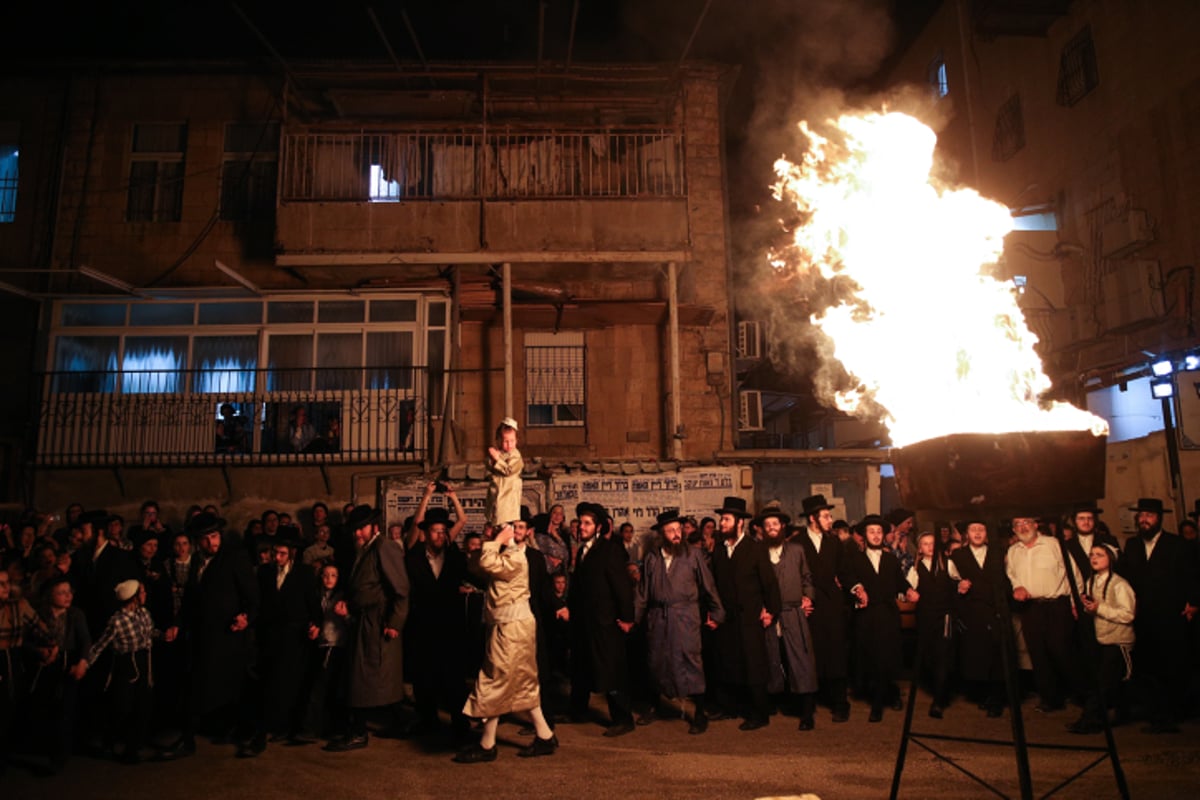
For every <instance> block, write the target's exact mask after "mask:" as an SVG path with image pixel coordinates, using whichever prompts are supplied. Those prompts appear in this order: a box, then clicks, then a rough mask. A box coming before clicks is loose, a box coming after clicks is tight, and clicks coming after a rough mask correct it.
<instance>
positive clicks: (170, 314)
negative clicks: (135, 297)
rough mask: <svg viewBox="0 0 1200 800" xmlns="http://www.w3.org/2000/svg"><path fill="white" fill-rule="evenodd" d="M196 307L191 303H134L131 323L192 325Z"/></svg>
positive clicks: (130, 311)
mask: <svg viewBox="0 0 1200 800" xmlns="http://www.w3.org/2000/svg"><path fill="white" fill-rule="evenodd" d="M195 312H196V307H195V306H194V305H192V304H191V303H133V304H131V305H130V306H129V324H130V325H191V324H192V317H193V316H195Z"/></svg>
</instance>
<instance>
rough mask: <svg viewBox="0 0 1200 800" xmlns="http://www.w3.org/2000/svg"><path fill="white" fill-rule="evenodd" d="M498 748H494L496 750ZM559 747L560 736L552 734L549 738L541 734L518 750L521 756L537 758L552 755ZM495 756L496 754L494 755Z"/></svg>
mask: <svg viewBox="0 0 1200 800" xmlns="http://www.w3.org/2000/svg"><path fill="white" fill-rule="evenodd" d="M495 749H496V748H494V747H493V748H492V750H495ZM557 749H558V737H557V736H555V735H554V734H550V738H549V739H543V738H541V737H540V736H536V737H534V739H533V741H532V742H530V743H529V744H528V745H526V746H525V747H522V748H521V749H520V750H518V751H517V755H518V756H520V757H521V758H536V757H537V756H552V755H554V751H555V750H557ZM493 757H494V756H493Z"/></svg>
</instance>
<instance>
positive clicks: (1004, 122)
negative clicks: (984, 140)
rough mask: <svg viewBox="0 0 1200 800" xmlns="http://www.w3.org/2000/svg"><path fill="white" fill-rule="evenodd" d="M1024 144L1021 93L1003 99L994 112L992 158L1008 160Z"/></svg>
mask: <svg viewBox="0 0 1200 800" xmlns="http://www.w3.org/2000/svg"><path fill="white" fill-rule="evenodd" d="M1024 146H1025V118H1024V116H1022V114H1021V95H1019V94H1014V95H1013V96H1012V97H1010V98H1008V99H1007V100H1005V101H1004V105H1002V106H1000V111H999V112H998V113H997V114H996V128H995V131H994V132H993V133H992V160H993V161H1008V160H1009V159H1010V158H1012V157H1013V156H1014V155H1016V154H1017V153H1018V152H1019V151H1020V150H1021V148H1022V147H1024Z"/></svg>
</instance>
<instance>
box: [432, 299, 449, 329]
mask: <svg viewBox="0 0 1200 800" xmlns="http://www.w3.org/2000/svg"><path fill="white" fill-rule="evenodd" d="M429 324H430V325H432V326H434V327H439V328H440V327H443V326H444V325H445V324H446V304H445V303H430V304H429Z"/></svg>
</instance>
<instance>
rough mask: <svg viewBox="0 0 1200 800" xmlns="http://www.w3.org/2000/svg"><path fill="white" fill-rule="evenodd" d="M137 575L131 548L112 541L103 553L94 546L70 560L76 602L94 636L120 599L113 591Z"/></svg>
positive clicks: (98, 635) (105, 623)
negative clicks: (94, 548)
mask: <svg viewBox="0 0 1200 800" xmlns="http://www.w3.org/2000/svg"><path fill="white" fill-rule="evenodd" d="M137 577H138V569H137V563H136V560H135V558H134V556H133V554H132V553H131V552H129V551H128V550H122V549H121V548H119V547H117V546H116V545H115V544H113V543H111V542H109V543H108V545H107V546H105V548H104V549H103V550H101V551H100V555H99V556H97V555H95V551H94V550H91V551H89V552H88V553H86V554H85V555H83V556H79V557H76V558H74V559H73V560H72V561H71V574H70V578H71V586H72V588H73V589H74V591H75V604H76V605H77V606H78V607H79V608H81V609H82V610H83V613H84V616H85V617H87V623H88V630H89V631H90V632H91V634H92V638H94V639H95V638H99V637H100V634H101V633H103V632H104V627H105V626H106V625H107V624H108V619H109V617H111V616H112V615H113V613H114V612H115V611H116V610H117V608H118V606H119V605H120V603H118V602H117V596H116V594H115V593H114V591H113V590H114V589H115V588H116V586H117V584H118V583H121V582H122V581H127V580H132V579H135V578H137Z"/></svg>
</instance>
